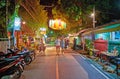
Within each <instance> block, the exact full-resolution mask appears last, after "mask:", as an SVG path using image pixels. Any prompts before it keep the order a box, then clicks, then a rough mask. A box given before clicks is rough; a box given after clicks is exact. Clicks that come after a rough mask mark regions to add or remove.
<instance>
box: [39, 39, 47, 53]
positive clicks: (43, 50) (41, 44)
mask: <svg viewBox="0 0 120 79" xmlns="http://www.w3.org/2000/svg"><path fill="white" fill-rule="evenodd" d="M45 50H46V46H45V44H44V42H43V39H41V40H40V44H39V52H40V53H41V55H45Z"/></svg>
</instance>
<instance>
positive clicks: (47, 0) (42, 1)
mask: <svg viewBox="0 0 120 79" xmlns="http://www.w3.org/2000/svg"><path fill="white" fill-rule="evenodd" d="M57 1H58V0H40V4H41V5H47V6H51V5H52V4H55V3H56V2H57Z"/></svg>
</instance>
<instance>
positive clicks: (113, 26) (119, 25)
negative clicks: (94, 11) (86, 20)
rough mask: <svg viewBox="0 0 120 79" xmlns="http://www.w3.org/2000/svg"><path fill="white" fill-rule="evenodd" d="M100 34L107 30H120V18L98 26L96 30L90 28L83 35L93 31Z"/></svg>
mask: <svg viewBox="0 0 120 79" xmlns="http://www.w3.org/2000/svg"><path fill="white" fill-rule="evenodd" d="M93 31H94V33H95V34H99V33H105V32H113V31H120V20H119V21H116V22H111V23H108V24H105V25H102V26H98V27H97V28H95V29H94V30H93V29H92V30H89V31H87V32H84V33H83V34H82V35H83V36H85V35H90V34H91V33H93Z"/></svg>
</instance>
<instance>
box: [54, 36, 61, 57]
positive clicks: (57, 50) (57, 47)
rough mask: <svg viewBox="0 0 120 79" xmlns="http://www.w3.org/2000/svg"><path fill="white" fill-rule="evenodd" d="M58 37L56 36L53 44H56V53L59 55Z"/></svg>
mask: <svg viewBox="0 0 120 79" xmlns="http://www.w3.org/2000/svg"><path fill="white" fill-rule="evenodd" d="M60 41H61V40H60V38H59V37H57V39H56V40H55V46H56V53H57V55H59V53H60Z"/></svg>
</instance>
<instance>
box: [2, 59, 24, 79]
mask: <svg viewBox="0 0 120 79" xmlns="http://www.w3.org/2000/svg"><path fill="white" fill-rule="evenodd" d="M21 61H22V60H20V59H19V57H13V58H4V59H2V60H0V79H6V78H7V79H19V78H20V76H21V73H22V72H23V70H22V67H21V65H20V62H21Z"/></svg>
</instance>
